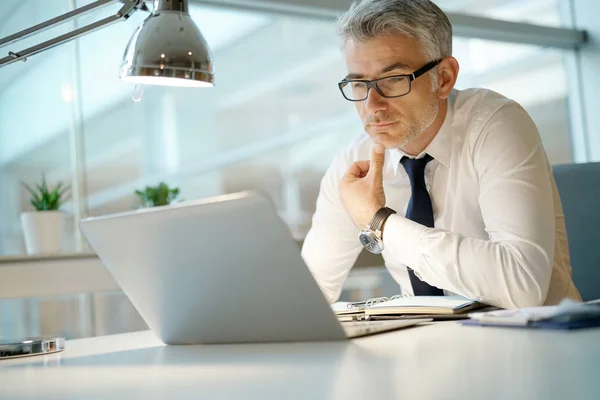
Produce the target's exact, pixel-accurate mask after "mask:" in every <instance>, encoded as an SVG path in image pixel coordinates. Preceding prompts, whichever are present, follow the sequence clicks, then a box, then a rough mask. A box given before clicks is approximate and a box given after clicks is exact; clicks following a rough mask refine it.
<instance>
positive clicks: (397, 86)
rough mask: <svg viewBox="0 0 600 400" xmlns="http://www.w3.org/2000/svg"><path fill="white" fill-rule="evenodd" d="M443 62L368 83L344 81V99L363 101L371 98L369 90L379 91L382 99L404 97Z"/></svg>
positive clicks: (342, 86) (436, 62)
mask: <svg viewBox="0 0 600 400" xmlns="http://www.w3.org/2000/svg"><path fill="white" fill-rule="evenodd" d="M441 61H442V60H441V59H440V60H435V61H430V62H428V63H427V64H425V65H423V66H422V67H421V68H419V69H418V70H416V71H415V72H413V73H412V74H403V75H393V76H386V77H385V78H379V79H374V80H372V81H367V80H364V79H343V80H342V81H341V82H339V83H338V87H339V88H340V91H341V92H342V94H343V95H344V98H345V99H346V100H349V101H363V100H366V99H367V97H368V96H369V89H371V88H372V87H374V88H375V90H377V93H379V94H380V95H381V96H382V97H388V98H393V97H402V96H405V95H407V94H408V93H410V89H411V82H412V81H414V80H415V79H417V78H418V77H419V76H421V75H423V74H424V73H426V72H427V71H429V70H430V69H432V68H433V67H435V66H436V65H438V64H439V63H440V62H441Z"/></svg>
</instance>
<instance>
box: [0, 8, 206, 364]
mask: <svg viewBox="0 0 600 400" xmlns="http://www.w3.org/2000/svg"><path fill="white" fill-rule="evenodd" d="M117 1H118V2H120V3H122V4H123V6H122V7H121V9H120V10H119V11H118V12H117V13H116V14H115V15H112V16H109V17H106V18H104V19H101V20H99V21H96V22H94V23H91V24H89V25H86V26H83V27H81V28H77V29H75V30H73V31H71V32H68V33H65V34H63V35H60V36H57V37H54V38H52V39H50V40H47V41H45V42H42V43H40V44H37V45H35V46H32V47H29V48H27V49H24V50H22V51H18V52H13V51H9V52H8V55H7V56H6V57H3V58H0V68H1V67H3V66H5V65H9V64H12V63H15V62H17V61H27V59H28V58H29V57H31V56H33V55H35V54H37V53H40V52H42V51H44V50H48V49H51V48H53V47H56V46H59V45H61V44H63V43H66V42H69V41H71V40H73V39H77V38H79V37H81V36H83V35H85V34H87V33H90V32H93V31H95V30H97V29H99V28H102V27H104V26H106V25H110V24H113V23H115V22H118V21H121V20H127V19H128V18H129V17H130V16H131V15H132V14H133V13H135V12H136V11H138V10H142V11H149V9H148V7H147V6H146V3H147V2H149V1H147V0H97V1H94V2H92V3H90V4H88V5H86V6H83V7H80V8H77V9H75V10H73V11H70V12H68V13H66V14H63V15H61V16H58V17H55V18H52V19H50V20H48V21H45V22H42V23H40V24H37V25H35V26H32V27H30V28H27V29H24V30H22V31H20V32H17V33H15V34H12V35H10V36H7V37H5V38H2V39H0V47H3V46H6V45H9V44H13V43H15V42H17V41H19V40H21V39H24V38H26V37H29V36H31V35H33V34H35V33H39V32H42V31H44V30H46V29H49V28H51V27H54V26H57V25H60V24H63V23H65V22H67V21H69V20H72V19H74V18H76V17H78V16H81V15H83V14H86V13H88V12H90V11H93V10H95V9H97V8H100V7H103V6H106V5H108V4H109V3H114V2H117ZM153 3H154V10H153V11H152V12H151V13H150V15H149V16H148V17H147V18H146V19H145V20H144V22H142V24H141V25H140V26H139V27H138V28H137V29H136V31H135V32H134V34H133V36H132V37H131V39H129V43H128V45H127V47H126V48H125V52H124V53H123V59H122V60H121V67H120V70H119V77H120V78H121V79H122V80H124V81H128V82H133V83H136V84H149V85H163V86H185V87H211V86H214V69H213V62H212V56H211V53H210V49H209V47H208V45H207V43H206V40H205V39H204V37H203V36H202V33H201V32H200V30H199V29H198V27H196V24H194V21H192V19H191V17H190V14H189V12H188V10H189V8H188V0H154V1H153ZM64 348H65V340H64V338H62V337H36V338H20V339H14V340H13V339H3V340H0V359H2V358H12V357H23V356H31V355H39V354H47V353H54V352H58V351H62V350H64Z"/></svg>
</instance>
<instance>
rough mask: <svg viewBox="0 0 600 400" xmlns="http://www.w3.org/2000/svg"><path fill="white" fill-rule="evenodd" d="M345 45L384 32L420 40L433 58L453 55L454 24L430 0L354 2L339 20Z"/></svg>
mask: <svg viewBox="0 0 600 400" xmlns="http://www.w3.org/2000/svg"><path fill="white" fill-rule="evenodd" d="M337 28H338V34H339V35H340V36H341V38H342V40H343V42H344V45H345V43H346V42H347V41H348V39H352V40H355V41H357V42H363V41H365V40H368V39H372V38H374V37H377V36H383V35H405V36H409V37H413V38H415V39H417V41H418V42H419V43H420V44H421V45H422V46H423V50H424V51H425V55H426V56H427V57H429V60H430V61H433V60H437V59H440V58H443V57H447V56H451V55H452V25H450V21H449V20H448V17H447V16H446V14H444V12H443V11H442V10H440V8H439V7H438V6H437V5H435V4H434V3H433V2H432V1H430V0H363V1H362V2H360V3H359V2H358V1H356V2H354V3H353V4H352V6H350V9H349V10H348V11H347V12H346V13H345V14H343V15H342V16H341V17H340V18H339V19H338V21H337Z"/></svg>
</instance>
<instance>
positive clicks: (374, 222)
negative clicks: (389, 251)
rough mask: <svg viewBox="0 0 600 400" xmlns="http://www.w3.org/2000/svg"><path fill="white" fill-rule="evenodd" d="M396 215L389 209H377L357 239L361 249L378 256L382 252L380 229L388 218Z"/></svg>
mask: <svg viewBox="0 0 600 400" xmlns="http://www.w3.org/2000/svg"><path fill="white" fill-rule="evenodd" d="M392 214H396V211H394V210H392V209H391V208H389V207H383V208H381V209H379V211H377V212H376V213H375V215H374V216H373V218H372V219H371V222H369V224H368V225H367V227H366V228H365V229H364V230H362V231H360V234H359V235H358V239H359V240H360V243H361V244H362V245H363V247H364V248H365V249H367V250H369V251H370V252H371V253H373V254H379V253H381V252H382V251H383V240H382V239H381V228H383V224H385V221H387V219H388V217H389V216H390V215H392Z"/></svg>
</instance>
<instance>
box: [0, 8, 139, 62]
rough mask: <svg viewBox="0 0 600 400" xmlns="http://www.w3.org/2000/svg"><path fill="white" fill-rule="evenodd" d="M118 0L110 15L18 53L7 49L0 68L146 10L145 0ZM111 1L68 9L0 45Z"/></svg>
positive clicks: (11, 36)
mask: <svg viewBox="0 0 600 400" xmlns="http://www.w3.org/2000/svg"><path fill="white" fill-rule="evenodd" d="M119 1H120V2H121V3H123V7H121V9H120V10H119V11H118V12H117V13H116V14H114V15H111V16H110V17H106V18H104V19H101V20H99V21H96V22H93V23H91V24H89V25H86V26H83V27H81V28H78V29H75V30H73V31H71V32H68V33H65V34H63V35H60V36H57V37H55V38H52V39H49V40H47V41H45V42H42V43H40V44H37V45H35V46H32V47H29V48H27V49H25V50H22V51H20V52H18V53H14V52H12V51H9V52H8V56H6V57H4V58H0V68H1V67H3V66H5V65H8V64H12V63H14V62H17V61H20V60H23V61H27V57H29V56H32V55H34V54H37V53H40V52H42V51H44V50H48V49H51V48H53V47H56V46H59V45H61V44H63V43H66V42H69V41H71V40H73V39H77V38H78V37H80V36H83V35H86V34H88V33H90V32H92V31H95V30H97V29H99V28H102V27H104V26H106V25H110V24H112V23H115V22H118V21H120V20H126V19H128V18H129V17H130V16H131V15H132V14H133V13H134V12H136V11H137V10H138V9H141V10H144V11H148V8H147V7H146V5H145V0H119ZM111 2H114V0H97V1H95V2H94V3H90V4H88V5H87V6H83V7H80V8H77V9H76V10H73V11H70V12H68V13H66V14H63V15H61V16H58V17H56V18H52V19H50V20H48V21H46V22H42V23H41V24H38V25H35V26H32V27H31V28H28V29H25V30H22V31H20V32H17V33H15V34H13V35H10V36H7V37H6V38H3V39H0V47H2V46H4V45H7V44H10V43H14V42H17V41H19V40H21V39H24V38H26V37H28V36H31V35H33V34H34V33H39V32H42V31H44V30H46V29H49V28H51V27H53V26H55V25H59V24H62V23H64V22H67V21H69V20H71V19H73V18H75V17H78V16H81V15H83V14H86V13H88V12H90V11H92V10H94V9H96V8H99V7H102V6H105V5H106V4H108V3H111Z"/></svg>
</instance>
